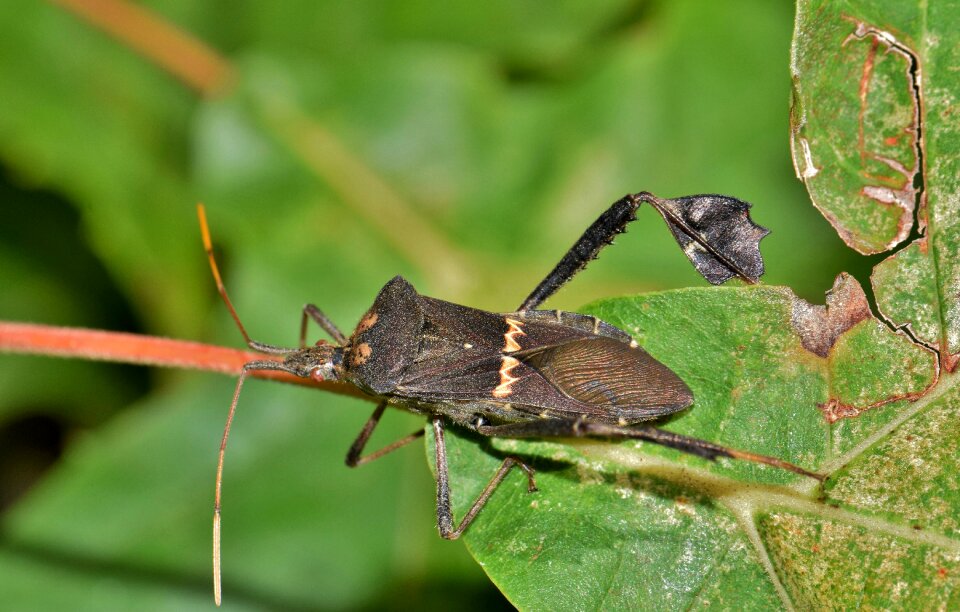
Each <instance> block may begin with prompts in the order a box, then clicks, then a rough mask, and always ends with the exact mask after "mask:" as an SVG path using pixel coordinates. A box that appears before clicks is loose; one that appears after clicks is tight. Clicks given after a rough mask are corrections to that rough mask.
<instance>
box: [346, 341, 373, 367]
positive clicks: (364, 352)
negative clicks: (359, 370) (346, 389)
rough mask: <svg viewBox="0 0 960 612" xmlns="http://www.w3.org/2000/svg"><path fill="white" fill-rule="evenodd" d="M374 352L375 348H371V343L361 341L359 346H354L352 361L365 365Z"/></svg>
mask: <svg viewBox="0 0 960 612" xmlns="http://www.w3.org/2000/svg"><path fill="white" fill-rule="evenodd" d="M372 353H373V349H372V348H370V345H369V344H367V343H366V342H361V343H360V344H358V345H357V346H355V347H353V351H351V353H350V363H351V364H353V365H355V366H358V365H363V364H365V363H366V362H367V359H369V358H370V355H371V354H372Z"/></svg>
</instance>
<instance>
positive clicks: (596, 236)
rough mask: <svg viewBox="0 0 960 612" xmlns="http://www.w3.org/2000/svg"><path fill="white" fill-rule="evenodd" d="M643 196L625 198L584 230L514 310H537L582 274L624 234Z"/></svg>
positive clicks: (634, 216) (633, 219) (635, 216)
mask: <svg viewBox="0 0 960 612" xmlns="http://www.w3.org/2000/svg"><path fill="white" fill-rule="evenodd" d="M642 195H644V194H638V195H637V196H632V195H628V196H625V197H623V198H621V199H619V200H617V201H616V202H614V203H613V205H612V206H610V208H608V209H607V210H606V211H605V212H604V213H603V214H602V215H600V217H599V218H598V219H597V220H596V221H594V222H593V224H592V225H591V226H590V227H588V228H587V231H585V232H584V233H583V235H582V236H580V239H579V240H577V242H576V243H575V244H574V245H573V247H571V248H570V250H569V251H567V254H566V255H564V256H563V259H561V260H560V263H558V264H557V265H556V267H555V268H554V269H553V270H551V271H550V274H547V277H546V278H544V279H543V280H542V281H541V282H540V284H539V285H537V288H536V289H534V290H533V292H532V293H531V294H530V295H529V296H527V299H525V300H524V301H523V303H522V304H520V308H518V309H517V310H519V311H523V310H533V309H534V308H536V307H537V306H539V305H540V304H541V303H543V302H544V301H545V300H546V299H547V298H549V297H550V296H551V295H553V294H554V293H556V291H557V289H559V288H560V287H562V286H563V284H564V283H566V282H567V281H569V280H570V279H571V278H573V277H574V276H576V274H577V272H579V271H580V270H583V269H584V268H585V267H586V266H587V264H588V263H589V262H590V260H592V259H596V258H597V255H598V254H599V253H600V249H602V248H603V247H605V246H607V245H608V244H613V239H614V237H615V236H616V235H617V234H622V233H623V232H625V231H626V229H625V228H626V226H627V224H628V223H630V222H631V221H635V220H636V218H637V208H638V207H639V206H640V204H641V203H642V202H643V199H641V197H640V196H642Z"/></svg>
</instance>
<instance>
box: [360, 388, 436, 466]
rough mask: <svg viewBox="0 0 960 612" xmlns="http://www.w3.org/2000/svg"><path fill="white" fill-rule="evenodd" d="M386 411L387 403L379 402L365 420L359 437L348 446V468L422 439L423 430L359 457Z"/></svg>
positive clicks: (368, 461)
mask: <svg viewBox="0 0 960 612" xmlns="http://www.w3.org/2000/svg"><path fill="white" fill-rule="evenodd" d="M386 409H387V402H380V405H379V406H377V409H376V410H374V411H373V414H372V415H370V418H369V419H367V422H366V424H364V426H363V429H362V430H360V435H359V436H357V439H356V440H354V441H353V444H351V445H350V450H349V451H347V460H346V463H347V466H348V467H357V466H358V465H363V464H364V463H370V462H371V461H373V460H374V459H379V458H380V457H383V456H384V455H386V454H387V453H389V452H392V451H395V450H397V449H398V448H400V447H401V446H406V445H407V444H410V443H411V442H413V441H414V440H417V439H419V438H421V437H423V430H422V429H418V430H417V431H415V432H413V433H412V434H410V435H409V436H406V437H404V438H400V439H399V440H397V441H396V442H394V443H393V444H388V445H387V446H384V447H383V448H381V449H380V450H378V451H374V452H372V453H370V454H369V455H367V456H366V457H361V456H360V454H361V453H363V449H364V448H365V447H366V446H367V441H368V440H370V436H372V435H373V430H374V429H376V428H377V423H379V422H380V417H382V416H383V411H384V410H386Z"/></svg>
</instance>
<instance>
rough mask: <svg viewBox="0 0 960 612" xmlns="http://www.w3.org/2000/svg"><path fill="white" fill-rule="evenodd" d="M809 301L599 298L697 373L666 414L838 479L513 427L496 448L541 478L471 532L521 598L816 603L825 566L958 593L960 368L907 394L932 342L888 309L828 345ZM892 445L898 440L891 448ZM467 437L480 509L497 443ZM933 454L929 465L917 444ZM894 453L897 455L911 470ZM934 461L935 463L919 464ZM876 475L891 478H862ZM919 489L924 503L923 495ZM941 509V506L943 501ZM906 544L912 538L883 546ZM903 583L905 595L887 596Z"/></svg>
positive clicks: (846, 575)
mask: <svg viewBox="0 0 960 612" xmlns="http://www.w3.org/2000/svg"><path fill="white" fill-rule="evenodd" d="M847 282H852V281H849V280H848V281H847ZM837 291H838V292H842V291H843V287H842V286H840V287H838V288H837ZM861 298H862V296H861ZM805 308H809V305H807V304H805V303H803V302H800V301H798V300H797V298H795V297H794V296H793V295H792V294H791V293H790V292H789V291H788V290H785V289H780V288H762V287H751V288H735V289H719V290H709V289H691V290H679V291H673V292H666V293H661V294H648V295H644V296H641V297H637V298H624V299H617V300H606V301H603V302H599V303H598V304H596V305H594V306H592V307H590V308H589V309H588V311H589V312H591V313H593V314H596V315H598V316H600V317H601V318H602V319H604V320H606V321H609V322H612V323H614V324H615V325H617V326H619V327H621V328H622V329H625V330H627V331H629V332H630V333H631V334H632V335H634V337H636V338H638V339H640V340H641V342H642V344H643V345H644V346H645V348H646V349H647V350H649V351H650V352H651V354H653V355H654V356H655V357H657V358H658V359H660V360H661V361H663V362H664V363H666V364H667V365H668V366H670V367H671V368H672V369H674V370H675V371H676V372H677V373H678V374H680V376H681V377H682V378H683V379H684V380H685V381H686V382H687V383H688V384H689V385H690V387H691V389H692V390H693V392H694V395H695V397H696V398H697V399H696V403H695V405H694V407H693V408H692V409H691V410H690V411H689V412H688V413H686V414H683V415H681V416H679V417H677V418H675V419H673V420H672V421H671V423H670V424H669V425H667V428H668V429H670V430H673V431H677V432H679V433H684V434H687V435H693V436H698V437H701V438H704V439H707V440H711V441H714V442H718V443H720V444H724V445H729V446H733V447H737V448H741V449H747V450H751V451H755V452H761V453H765V454H771V455H775V456H778V457H782V458H785V459H787V460H789V461H792V462H795V463H798V464H800V465H802V466H804V467H808V468H811V469H819V470H822V471H824V472H826V473H829V474H830V476H831V477H830V480H829V482H828V484H827V486H826V488H825V491H824V492H821V491H820V490H819V489H818V487H817V486H816V483H815V482H813V481H810V480H808V479H802V478H799V477H796V476H794V475H792V474H789V473H787V472H783V471H778V470H774V469H771V468H766V467H758V466H755V465H752V464H748V463H744V462H724V461H721V462H717V463H710V462H707V461H704V460H701V459H696V458H690V457H687V456H683V455H681V454H679V453H677V452H675V451H671V450H666V449H661V448H658V447H655V446H651V445H649V444H642V443H626V444H621V445H613V444H610V443H606V442H602V441H582V442H578V443H576V444H573V445H572V447H567V446H563V445H560V444H544V443H539V444H530V443H520V442H512V441H499V440H496V441H494V442H493V443H492V444H493V447H494V448H495V449H496V451H497V453H495V455H497V456H502V455H503V454H505V453H510V454H519V455H520V456H526V457H531V458H532V461H533V465H534V467H535V468H538V470H539V472H538V486H539V488H540V491H539V492H538V493H534V494H527V493H526V492H525V491H526V488H525V486H524V485H523V482H522V480H523V479H522V478H521V477H519V476H516V475H515V476H513V477H512V478H511V479H510V480H508V483H507V484H506V485H503V486H504V489H505V490H504V491H502V492H498V493H497V494H496V495H495V496H494V497H493V498H492V501H491V502H490V505H489V506H488V507H487V508H485V510H484V511H483V512H482V513H481V515H480V517H479V518H478V519H477V521H476V522H475V523H474V525H473V526H472V527H471V528H470V529H469V530H468V532H467V534H466V536H465V538H466V540H467V542H468V545H469V547H470V550H471V552H472V553H473V554H474V556H475V557H476V558H477V559H478V561H479V562H480V563H481V564H482V565H483V567H484V570H485V571H486V572H487V573H488V574H489V575H490V576H491V578H492V579H493V580H494V582H495V583H497V584H498V585H499V586H500V587H501V588H503V589H504V591H505V593H506V594H507V596H508V597H510V599H511V601H513V603H514V604H516V605H518V606H519V607H521V608H536V609H539V608H547V609H557V608H600V607H610V608H636V607H642V608H654V609H656V608H688V607H707V606H709V605H717V604H720V605H721V607H723V605H725V604H724V602H726V604H731V602H733V601H737V600H742V598H743V597H744V596H745V593H751V594H757V595H756V597H758V599H757V602H756V608H757V609H763V608H769V607H770V606H771V605H777V602H780V603H781V604H785V603H786V602H791V603H792V604H793V605H794V606H795V607H797V608H808V607H811V606H816V605H818V602H819V601H820V600H818V599H817V597H821V596H824V597H826V596H825V595H823V593H821V592H819V591H818V590H817V588H815V587H816V585H817V584H820V583H822V582H825V581H826V582H829V583H830V584H831V589H835V590H836V591H837V592H838V593H839V592H843V591H848V590H850V589H851V588H852V587H853V586H855V585H857V584H858V582H857V581H858V580H862V579H869V580H870V581H871V584H873V586H872V589H871V591H870V592H869V593H868V594H867V595H866V598H865V599H864V600H863V604H862V605H867V606H868V607H869V606H873V605H876V606H878V607H882V606H883V605H884V603H883V602H887V601H891V602H892V601H900V602H901V603H903V604H904V605H908V604H910V603H911V602H914V603H919V602H925V601H926V602H930V601H932V602H939V604H940V605H946V604H947V602H949V601H951V600H950V598H951V597H953V596H955V595H953V594H954V593H955V589H956V587H957V586H958V585H960V577H958V576H957V575H956V570H957V569H960V538H958V536H960V532H958V530H957V526H956V525H955V524H951V521H952V520H954V519H955V517H956V516H957V515H958V512H960V498H958V497H957V495H956V493H955V490H954V489H955V488H954V487H953V486H952V485H951V482H952V476H951V475H952V474H953V471H952V470H953V469H954V466H955V463H956V458H955V457H956V454H955V453H956V450H957V449H956V445H957V443H956V441H955V439H954V438H952V437H950V436H952V435H953V434H952V433H951V432H952V431H953V430H955V429H956V426H955V425H954V426H946V425H947V424H948V423H951V422H954V420H955V418H954V416H953V415H954V414H955V412H956V407H955V404H954V403H953V402H951V401H950V398H952V397H954V395H956V393H955V392H954V391H953V390H952V387H953V385H952V384H950V383H946V382H943V383H941V384H940V386H938V387H937V391H936V392H935V393H934V394H930V395H927V396H926V397H925V399H923V400H921V401H919V402H916V403H909V402H907V401H904V400H899V399H897V398H899V397H902V396H904V395H910V394H918V393H920V392H922V391H923V390H924V389H926V388H927V387H928V386H929V385H931V384H932V383H933V382H934V381H935V380H936V360H935V356H934V355H932V354H931V353H930V352H929V351H927V350H926V349H924V348H922V347H920V346H917V345H916V344H913V343H912V342H910V340H909V339H908V338H906V337H905V336H903V335H899V334H894V333H893V332H891V331H890V330H889V329H887V328H886V327H885V326H884V325H883V324H881V323H879V322H877V321H876V320H874V319H872V318H868V319H864V320H862V321H859V322H855V323H854V324H853V325H852V326H851V327H850V328H849V329H848V330H847V331H846V332H845V333H843V334H842V335H840V336H839V337H838V338H837V339H836V342H835V343H834V344H833V345H832V346H831V347H830V350H829V351H828V352H827V353H826V354H825V355H824V356H820V355H817V354H816V353H814V352H813V351H811V350H810V349H809V348H807V347H806V346H805V344H809V335H810V333H811V331H812V330H811V328H810V327H809V326H804V327H801V328H795V327H794V325H795V324H796V322H797V320H798V319H797V311H798V309H799V310H803V309H805ZM951 382H952V381H951ZM834 401H839V402H840V403H841V404H844V405H847V406H849V407H851V409H852V407H853V406H860V408H861V411H859V412H858V411H857V410H855V409H854V410H853V412H852V413H848V414H847V416H850V414H857V415H858V416H857V418H837V417H836V416H835V415H833V414H832V413H830V412H829V407H830V406H832V405H833V402H834ZM868 406H869V408H867V407H868ZM941 436H944V438H945V439H947V440H949V443H947V444H941V445H939V447H937V445H935V444H934V443H933V438H936V439H938V440H939V439H940V437H941ZM904 440H909V442H905V441H904ZM941 442H942V440H941ZM887 446H893V447H898V448H900V450H899V455H895V456H891V455H888V454H887V453H888V451H887V450H886V447H887ZM456 449H457V450H456V452H453V451H451V459H452V464H453V466H454V467H453V468H452V471H453V473H454V474H455V476H454V483H455V486H456V487H458V489H457V490H455V493H456V496H455V504H456V506H457V511H458V513H459V514H458V515H460V516H462V513H463V512H464V511H465V509H466V508H467V507H469V504H470V503H471V502H472V500H473V499H474V498H475V497H476V495H477V493H478V492H479V490H480V489H481V488H482V487H483V486H484V485H485V484H486V480H487V479H488V478H489V477H490V476H491V475H492V473H493V471H494V470H495V468H496V465H497V463H498V461H499V459H498V458H497V456H494V457H490V456H489V454H487V453H485V452H483V450H481V448H478V447H477V445H476V442H475V441H471V440H468V439H462V440H458V441H457V443H456ZM918 452H924V454H923V459H922V460H921V461H920V463H922V464H923V465H924V466H926V467H925V468H919V467H917V466H916V465H913V464H912V463H911V462H910V461H907V460H906V459H907V458H908V457H909V456H910V455H911V453H918ZM878 461H879V462H881V463H880V465H883V466H886V465H890V464H893V463H897V465H899V466H901V467H900V470H901V471H902V473H901V474H900V477H897V478H891V477H890V476H891V473H890V470H887V469H882V468H881V467H880V465H878V464H877V463H876V462H878ZM860 465H864V466H865V467H863V468H859V469H858V468H857V467H856V466H860ZM917 469H925V470H926V472H927V473H924V474H923V476H922V478H921V474H920V473H918V472H916V470H917ZM863 482H866V483H869V485H870V486H871V487H873V488H879V489H883V490H885V493H886V495H885V496H884V497H880V496H878V495H873V494H869V493H863V491H864V487H865V485H864V484H863ZM918 482H922V483H923V484H922V485H917V486H915V484H914V483H918ZM888 488H889V489H888ZM890 489H892V490H890ZM823 494H825V497H821V495H823ZM919 499H922V500H923V504H922V506H920V507H916V506H914V505H913V504H912V503H911V502H912V501H913V500H919ZM868 503H869V504H872V506H870V507H869V508H867V507H866V506H865V504H868ZM924 508H936V509H937V511H936V515H939V517H940V518H939V519H937V520H934V517H935V516H936V515H935V514H930V513H929V512H928V511H925V510H924ZM868 509H869V512H868V511H866V510H868ZM919 516H923V517H925V518H924V519H922V520H919V522H918V517H919ZM918 529H920V530H922V531H918ZM831 530H833V531H831ZM801 532H803V533H802V535H801ZM891 543H896V545H897V549H896V550H897V553H896V555H895V556H893V557H891V556H889V555H887V556H885V555H884V551H886V550H887V549H888V548H889V547H890V546H891ZM838 547H839V549H838ZM801 548H803V549H804V550H807V551H809V550H811V549H812V550H816V549H822V550H823V554H822V555H819V556H818V557H817V565H818V566H824V569H823V570H822V571H823V572H824V573H825V574H826V575H825V576H817V578H816V580H813V577H812V575H811V574H810V573H809V571H810V568H811V564H812V563H813V559H807V558H805V557H804V556H802V555H800V554H799V553H798V549H801ZM840 550H843V551H844V552H843V553H841V552H840ZM861 555H872V557H871V559H873V561H872V563H871V564H870V565H869V566H868V567H866V568H864V569H863V574H862V576H863V578H860V577H858V576H861V575H860V574H858V573H856V572H851V571H850V568H849V567H847V564H849V563H850V561H851V560H855V559H859V558H860V556H861ZM807 556H808V557H809V556H810V555H807ZM822 558H826V559H830V560H829V561H823V560H822ZM841 559H846V561H845V562H843V563H841V562H840V560H841ZM930 559H941V560H942V563H941V565H942V567H943V568H945V572H946V574H945V575H944V577H943V578H938V580H939V582H935V583H933V584H934V586H933V587H931V586H930V585H929V584H928V582H929V579H931V578H932V577H933V576H935V575H936V572H937V569H936V568H934V570H931V569H930V565H929V563H930ZM894 561H895V562H896V563H897V565H896V567H897V568H900V569H901V570H902V572H901V573H900V574H899V575H906V576H908V578H907V579H906V580H905V583H904V584H902V585H901V584H900V578H897V576H898V574H897V573H896V572H894V570H893V569H890V568H888V567H887V565H885V563H887V562H890V563H893V562H894ZM951 572H952V573H951ZM894 578H897V579H896V580H895V579H894ZM811 581H812V582H811ZM571 585H575V586H571ZM937 585H939V586H937ZM830 592H832V590H831V591H830ZM857 592H859V590H857ZM895 592H896V595H895ZM753 596H754V595H751V597H753ZM895 596H896V597H900V598H902V599H900V600H895V599H894V600H888V599H886V598H888V597H895Z"/></svg>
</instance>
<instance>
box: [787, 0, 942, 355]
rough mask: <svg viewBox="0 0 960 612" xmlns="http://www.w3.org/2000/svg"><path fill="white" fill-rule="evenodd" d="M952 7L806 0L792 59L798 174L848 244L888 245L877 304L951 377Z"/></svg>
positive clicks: (874, 249) (876, 275)
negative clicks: (930, 351) (937, 358)
mask: <svg viewBox="0 0 960 612" xmlns="http://www.w3.org/2000/svg"><path fill="white" fill-rule="evenodd" d="M958 8H960V7H958V6H957V4H956V2H948V1H944V0H932V1H931V2H925V3H922V4H918V3H910V2H906V3H887V2H871V1H866V0H864V1H859V2H845V3H836V2H824V1H821V0H802V1H801V2H799V4H798V9H797V22H796V31H795V35H794V43H793V63H792V69H793V80H794V94H793V113H792V120H791V125H792V132H791V133H792V143H793V157H794V162H795V166H796V170H797V175H798V176H799V177H800V178H801V179H802V180H803V181H804V183H805V184H806V186H807V189H808V191H809V192H810V196H811V198H812V199H813V202H814V204H815V205H816V206H817V207H818V208H819V209H820V211H821V212H822V213H823V214H824V216H825V217H826V218H827V219H828V220H829V221H830V223H832V224H833V226H834V227H835V228H836V229H837V232H838V233H839V234H840V236H841V238H843V240H844V241H845V242H847V244H849V245H850V246H851V247H853V248H855V249H857V250H858V251H860V252H861V253H881V252H885V251H889V250H891V249H896V250H895V251H894V253H893V254H891V255H890V256H889V257H888V258H887V259H886V260H884V261H883V262H881V263H880V264H879V265H877V266H876V268H875V269H874V272H873V276H872V285H873V291H874V294H875V296H876V300H877V307H878V309H879V311H880V314H882V315H883V316H884V317H886V319H887V320H888V321H889V322H890V324H891V325H893V326H895V327H898V328H905V329H907V330H908V331H909V332H910V333H911V334H912V335H913V337H914V338H915V339H916V340H917V341H919V342H922V343H923V344H925V345H926V346H929V347H931V348H934V349H936V350H937V351H938V352H939V353H940V356H941V363H942V366H943V367H944V368H945V369H946V370H947V371H953V370H954V369H955V368H956V367H957V364H958V362H960V266H958V263H957V253H958V252H960V215H958V214H957V210H958V208H960V179H958V177H960V154H958V153H960V150H958V148H957V142H960V122H958V121H957V108H958V102H960V100H958V96H960V72H957V68H956V67H957V66H958V65H960V45H958V44H957V43H956V30H957V28H956V15H957V11H958ZM824 58H830V61H824ZM911 236H912V242H905V241H908V240H909V239H910V238H911Z"/></svg>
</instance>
